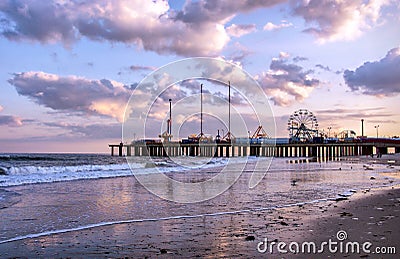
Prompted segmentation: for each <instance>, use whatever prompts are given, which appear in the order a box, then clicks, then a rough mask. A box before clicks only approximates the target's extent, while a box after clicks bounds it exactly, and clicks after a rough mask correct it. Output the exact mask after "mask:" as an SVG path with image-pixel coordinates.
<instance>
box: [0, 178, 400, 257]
mask: <svg viewBox="0 0 400 259" xmlns="http://www.w3.org/2000/svg"><path fill="white" fill-rule="evenodd" d="M350 172H351V171H350ZM335 174H342V177H343V178H344V177H345V174H346V175H347V174H348V172H343V171H341V172H339V171H338V172H337V173H335ZM307 175H309V173H307ZM399 175H400V173H399V172H397V173H390V175H384V174H383V176H384V178H382V179H380V181H382V183H383V184H384V185H388V186H386V187H381V188H375V189H373V188H369V189H365V188H364V189H358V190H357V191H356V193H355V194H354V195H352V196H351V197H342V198H339V199H337V200H336V201H335V200H325V201H321V200H320V201H318V202H314V203H305V204H298V205H296V206H290V207H284V206H283V207H281V208H276V209H274V208H270V209H269V208H268V207H265V206H266V205H267V204H268V200H266V197H267V198H271V199H272V198H274V197H271V195H269V196H268V195H266V194H265V195H264V192H265V191H264V190H263V189H262V188H265V186H262V185H261V189H260V188H259V189H257V188H256V189H255V190H252V191H249V190H247V189H244V188H243V186H244V184H243V183H240V182H238V183H236V184H235V186H233V187H232V189H233V191H235V193H230V191H227V192H225V193H224V194H223V195H221V196H220V197H218V198H216V199H213V200H210V201H209V202H206V203H202V204H198V205H196V204H193V205H187V206H178V205H174V204H172V205H171V202H168V201H164V200H161V199H159V198H158V199H157V198H154V197H153V196H152V195H151V194H149V193H148V192H147V190H145V189H144V188H142V187H141V186H140V185H138V184H137V182H136V181H135V180H134V177H125V178H113V179H99V180H86V181H72V182H62V183H51V184H40V185H31V186H29V185H28V186H20V187H13V188H9V189H8V190H10V191H15V192H18V193H20V194H19V195H21V197H22V198H21V201H19V203H17V204H16V205H14V206H13V207H10V208H6V209H3V210H1V211H0V213H1V216H2V223H1V227H2V230H3V233H2V234H1V235H2V236H3V235H5V234H4V233H8V235H10V233H11V234H12V233H13V231H14V232H15V231H18V232H21V233H24V229H21V228H22V227H20V226H19V224H22V223H23V228H27V230H26V233H44V232H46V231H51V230H52V229H54V230H60V229H63V228H64V227H65V226H66V225H65V224H67V226H70V228H73V227H74V226H75V225H78V226H79V225H82V224H84V225H87V224H88V223H90V222H85V220H86V219H85V217H86V218H87V219H88V220H89V219H90V220H93V218H94V217H96V221H95V222H107V221H110V222H113V223H111V224H110V225H107V224H104V225H103V226H94V227H88V228H86V229H76V230H73V231H67V232H65V233H62V231H57V233H52V234H49V235H44V234H43V235H39V236H36V237H35V236H31V237H27V238H23V239H20V240H15V241H10V242H0V257H1V258H37V257H44V258H146V257H148V258H153V257H156V258H192V257H202V258H260V257H264V258H266V257H268V258H310V257H312V258H322V257H323V258H326V257H332V258H334V257H336V258H342V257H347V258H360V257H367V256H369V257H371V258H397V257H396V256H395V255H379V256H377V255H376V254H369V255H367V254H366V253H363V252H362V253H359V254H350V253H341V254H340V253H336V254H332V253H329V251H327V250H325V253H324V254H311V255H310V254H307V253H300V254H292V253H288V254H282V253H279V252H278V251H277V248H276V246H275V248H274V249H273V253H272V254H271V253H269V251H267V252H265V253H260V252H259V251H258V249H257V248H258V246H259V244H260V243H261V244H262V243H263V242H264V241H265V238H267V239H268V241H270V242H272V241H273V242H276V243H277V242H285V243H287V244H289V243H290V242H298V243H300V244H301V243H302V242H315V243H316V244H321V243H322V242H324V241H328V240H329V239H332V240H334V241H337V237H336V234H337V232H338V231H339V230H344V231H346V233H347V235H348V238H347V239H346V240H345V241H347V240H348V241H357V242H360V243H363V242H367V241H368V242H371V243H372V244H373V245H372V248H371V249H375V247H377V246H385V247H395V249H396V251H397V253H399V249H400V236H399V226H400V218H399V216H400V213H399V212H400V187H399V186H389V185H390V182H391V181H390V179H389V178H386V177H389V176H390V177H399ZM292 176H293V173H290V174H288V176H287V178H285V179H284V182H283V185H281V186H279V188H288V190H290V188H297V187H298V188H299V189H297V191H293V193H296V192H300V193H302V194H301V195H307V192H305V193H303V191H304V190H306V188H307V185H306V184H307V183H308V182H313V181H315V180H316V179H303V181H304V182H299V183H298V185H299V186H291V185H290V179H291V177H292ZM295 176H296V177H299V175H298V173H296V175H295ZM300 176H301V175H300ZM363 177H364V178H367V179H368V181H371V182H374V181H378V180H379V179H378V178H379V176H378V175H376V174H375V177H377V179H376V180H374V179H371V180H369V177H370V172H369V171H368V172H366V173H365V176H363ZM318 181H321V179H318ZM327 181H331V179H328V180H327ZM244 183H245V184H247V180H245V181H244ZM286 185H287V186H286ZM302 185H304V188H305V189H304V190H301V186H302ZM371 185H372V183H371ZM124 186H128V187H127V188H125V187H124ZM132 186H135V190H136V191H135V193H134V195H132V194H131V193H130V192H129V190H131V187H132ZM265 190H266V189H265ZM233 191H232V192H233ZM273 191H274V193H278V195H279V192H277V191H276V190H273ZM283 193H284V194H285V193H287V192H283ZM49 194H50V196H49ZM234 195H236V200H235V196H234ZM246 195H248V196H246ZM260 195H261V196H260ZM259 196H260V197H259ZM296 197H297V196H294V197H289V196H288V197H283V199H287V198H288V199H292V198H293V199H297V198H296ZM239 198H240V199H239ZM256 198H257V199H256ZM135 199H138V200H139V201H138V202H137V201H136V200H135ZM143 199H149V200H148V201H147V200H143ZM229 199H233V200H232V201H230V200H229ZM259 205H260V206H259ZM131 206H135V207H131ZM143 206H147V209H148V208H151V209H152V210H147V209H146V208H142V207H143ZM196 206H198V207H196ZM247 207H252V208H257V207H259V208H262V209H261V210H256V209H251V210H246V208H247ZM238 209H239V210H241V211H239V212H235V210H238ZM90 211H93V213H94V214H93V215H91V214H90ZM150 211H153V214H154V215H158V214H160V215H162V214H163V213H164V214H165V215H170V216H174V215H197V216H193V217H165V219H160V217H158V219H157V220H155V219H154V220H152V217H151V216H152V215H153V214H151V213H150ZM207 211H211V212H218V211H231V212H232V213H222V214H218V213H216V214H213V213H209V214H207V213H206V214H207V215H202V214H204V213H205V212H207ZM21 213H22V214H24V215H22V214H21ZM124 213H125V214H126V217H128V218H129V217H131V218H132V217H133V216H135V215H132V213H137V219H143V218H147V219H148V220H145V221H140V220H138V221H134V222H129V223H126V222H125V223H124V222H121V223H116V221H118V220H119V219H120V218H121V217H122V218H124V215H125V214H124ZM140 213H144V214H143V215H145V217H143V215H142V214H140ZM47 218H48V220H49V221H54V222H51V224H49V226H50V227H49V226H47V227H46V228H44V227H43V228H44V229H40V227H41V224H37V222H38V221H41V222H47ZM133 218H135V217H133ZM58 220H60V222H57V221H58ZM61 220H64V221H65V222H61ZM75 221H79V222H75ZM18 227H19V228H20V229H18ZM30 228H32V229H30ZM15 229H18V230H15ZM2 238H3V240H5V238H4V237H2Z"/></svg>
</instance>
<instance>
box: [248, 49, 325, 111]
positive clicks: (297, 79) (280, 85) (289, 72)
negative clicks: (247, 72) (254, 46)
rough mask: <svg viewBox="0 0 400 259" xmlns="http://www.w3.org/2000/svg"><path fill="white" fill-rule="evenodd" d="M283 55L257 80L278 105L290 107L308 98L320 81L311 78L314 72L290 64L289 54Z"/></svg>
mask: <svg viewBox="0 0 400 259" xmlns="http://www.w3.org/2000/svg"><path fill="white" fill-rule="evenodd" d="M282 53H283V52H282ZM282 53H280V55H279V58H274V59H272V62H271V65H270V70H269V71H267V72H263V73H262V74H260V75H257V76H256V77H255V78H256V80H257V81H258V82H259V84H260V85H261V87H262V88H263V89H264V90H265V92H266V93H267V95H268V96H270V97H271V100H272V101H273V102H274V103H275V104H276V105H279V106H289V105H290V104H291V103H293V101H294V100H295V101H303V100H304V99H305V98H307V97H308V96H309V94H310V93H311V91H312V90H313V89H314V88H315V87H317V86H319V84H320V81H319V80H318V79H315V78H312V77H311V74H312V73H313V71H312V70H304V69H303V67H301V66H299V65H296V64H292V63H289V62H288V60H289V59H288V58H289V56H288V54H287V53H285V55H283V54H282Z"/></svg>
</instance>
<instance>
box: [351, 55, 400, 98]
mask: <svg viewBox="0 0 400 259" xmlns="http://www.w3.org/2000/svg"><path fill="white" fill-rule="evenodd" d="M343 77H344V80H345V82H346V84H347V85H348V86H349V87H350V89H351V90H352V91H360V92H362V93H364V94H369V95H385V96H391V95H395V94H398V93H400V48H394V49H391V50H390V51H389V52H388V53H387V55H386V56H385V57H384V58H382V59H381V60H379V61H375V62H365V63H364V64H363V65H362V66H360V67H358V68H357V69H356V70H355V71H351V70H345V71H344V74H343Z"/></svg>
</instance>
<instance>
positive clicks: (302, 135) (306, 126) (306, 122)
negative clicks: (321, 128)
mask: <svg viewBox="0 0 400 259" xmlns="http://www.w3.org/2000/svg"><path fill="white" fill-rule="evenodd" d="M288 130H289V137H290V139H291V141H292V142H311V141H312V140H313V137H317V136H318V120H317V117H315V115H314V114H313V113H312V112H311V111H308V110H306V109H300V110H297V111H295V112H294V113H293V114H292V115H290V117H289V120H288Z"/></svg>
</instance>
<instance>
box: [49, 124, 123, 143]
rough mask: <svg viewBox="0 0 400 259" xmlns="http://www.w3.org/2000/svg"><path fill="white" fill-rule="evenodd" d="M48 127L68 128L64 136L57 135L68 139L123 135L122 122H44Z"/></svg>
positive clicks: (117, 137) (119, 136)
mask: <svg viewBox="0 0 400 259" xmlns="http://www.w3.org/2000/svg"><path fill="white" fill-rule="evenodd" d="M44 125H46V126H48V127H54V128H60V129H63V130H67V131H68V133H66V134H63V135H62V136H57V138H65V139H66V140H68V139H71V138H73V139H77V138H83V139H119V138H121V135H122V129H121V124H119V123H113V124H88V125H78V124H73V123H59V122H49V123H44Z"/></svg>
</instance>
